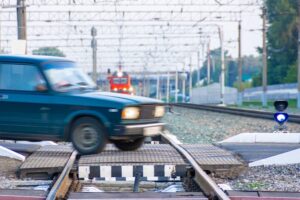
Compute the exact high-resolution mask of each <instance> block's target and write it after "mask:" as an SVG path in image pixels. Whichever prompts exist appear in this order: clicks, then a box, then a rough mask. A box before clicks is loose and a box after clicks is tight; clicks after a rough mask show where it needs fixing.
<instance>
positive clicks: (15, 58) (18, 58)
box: [0, 55, 74, 64]
mask: <svg viewBox="0 0 300 200" xmlns="http://www.w3.org/2000/svg"><path fill="white" fill-rule="evenodd" d="M1 61H6V62H20V63H22V62H23V63H34V64H41V63H44V62H55V61H56V62H57V61H60V62H66V61H67V62H74V61H72V60H68V59H66V58H63V57H55V56H37V55H0V62H1Z"/></svg>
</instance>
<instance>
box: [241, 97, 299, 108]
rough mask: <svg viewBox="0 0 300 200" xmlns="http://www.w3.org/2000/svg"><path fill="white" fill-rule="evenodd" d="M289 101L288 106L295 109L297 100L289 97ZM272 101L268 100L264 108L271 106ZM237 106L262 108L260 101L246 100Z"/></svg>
mask: <svg viewBox="0 0 300 200" xmlns="http://www.w3.org/2000/svg"><path fill="white" fill-rule="evenodd" d="M288 102H289V108H293V109H295V108H296V107H297V100H296V99H291V100H288ZM273 103H274V101H268V104H267V107H266V108H273V107H274V106H273ZM239 107H246V108H251V107H256V108H264V107H263V106H262V103H261V101H247V102H243V105H242V106H239Z"/></svg>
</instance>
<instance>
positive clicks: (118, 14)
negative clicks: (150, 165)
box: [0, 0, 262, 72]
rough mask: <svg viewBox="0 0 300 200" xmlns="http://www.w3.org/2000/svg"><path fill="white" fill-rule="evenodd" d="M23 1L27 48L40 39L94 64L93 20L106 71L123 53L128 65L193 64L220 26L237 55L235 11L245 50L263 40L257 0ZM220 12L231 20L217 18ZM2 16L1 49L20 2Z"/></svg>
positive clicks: (215, 42)
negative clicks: (25, 16) (91, 31)
mask: <svg viewBox="0 0 300 200" xmlns="http://www.w3.org/2000/svg"><path fill="white" fill-rule="evenodd" d="M26 2H27V4H28V7H27V33H28V41H27V46H28V50H29V53H30V52H31V51H32V50H33V49H37V48H39V47H42V46H54V47H58V48H59V49H61V50H62V51H63V52H64V53H65V54H66V55H67V57H69V58H70V59H73V60H75V61H77V62H79V65H80V66H82V68H83V69H84V70H85V71H90V70H91V65H92V59H91V58H92V49H91V47H90V43H91V35H90V29H91V27H92V26H95V27H96V28H97V31H98V34H97V36H96V37H97V42H98V45H97V47H98V48H97V65H98V70H99V71H102V72H105V71H106V70H107V68H112V69H114V68H117V65H118V63H119V62H120V60H121V61H122V62H123V64H122V65H124V66H125V67H126V68H127V69H128V70H131V71H143V70H144V69H146V70H147V71H154V72H155V71H167V70H174V66H176V67H179V68H182V67H183V66H185V67H187V66H188V65H189V63H190V62H192V67H193V68H195V67H197V66H198V57H197V55H198V54H199V55H200V58H199V60H200V61H203V58H204V57H205V56H206V51H207V43H208V41H210V42H209V43H210V48H211V49H214V48H218V47H219V46H220V39H219V33H218V27H220V29H221V30H222V32H223V35H224V48H225V50H226V51H228V52H229V54H230V55H231V56H232V57H234V58H236V57H237V53H238V48H237V47H238V43H237V36H238V22H237V20H238V19H239V14H237V11H242V14H241V16H242V18H241V19H242V21H241V23H242V55H255V56H256V55H258V54H257V51H256V48H257V47H261V46H262V32H261V26H262V19H261V17H260V14H261V10H260V7H259V6H258V5H259V4H260V2H261V1H260V0H218V1H216V0H117V1H112V0H105V1H104V0H97V1H96V4H95V5H93V4H94V0H73V1H72V2H75V3H76V5H73V4H72V5H63V4H64V2H65V3H68V2H69V0H26ZM58 2H59V3H58ZM252 3H253V4H254V5H251V6H249V5H247V6H228V5H231V4H234V5H237V4H252ZM9 4H10V5H15V0H2V5H4V6H5V5H9ZM218 16H222V19H224V20H225V21H226V19H229V20H231V22H218V21H220V20H218V19H217V17H218ZM0 17H1V19H2V20H1V22H0V25H1V29H0V33H1V48H4V49H5V51H7V52H8V53H9V52H10V51H11V43H12V42H11V41H13V40H15V39H16V37H17V36H16V35H17V34H16V30H17V28H16V16H15V8H3V9H2V10H1V13H0ZM227 21H228V20H227ZM200 29H201V30H200ZM251 30H254V31H251ZM198 32H202V34H201V36H200V35H199V34H198ZM200 37H201V38H200ZM208 38H209V39H208ZM203 44H204V45H205V47H204V49H203ZM203 50H204V51H203Z"/></svg>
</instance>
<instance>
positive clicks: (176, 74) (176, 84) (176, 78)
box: [175, 65, 178, 103]
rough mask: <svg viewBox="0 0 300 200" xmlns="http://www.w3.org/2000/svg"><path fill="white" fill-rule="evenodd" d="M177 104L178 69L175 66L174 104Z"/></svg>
mask: <svg viewBox="0 0 300 200" xmlns="http://www.w3.org/2000/svg"><path fill="white" fill-rule="evenodd" d="M177 102H178V67H177V65H176V73H175V103H177Z"/></svg>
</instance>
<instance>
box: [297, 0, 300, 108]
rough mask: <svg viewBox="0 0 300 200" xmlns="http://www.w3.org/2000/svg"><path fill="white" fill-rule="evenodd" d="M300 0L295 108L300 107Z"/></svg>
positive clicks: (299, 3)
mask: <svg viewBox="0 0 300 200" xmlns="http://www.w3.org/2000/svg"><path fill="white" fill-rule="evenodd" d="M299 19H300V0H298V95H297V108H298V109H299V108H300V20H299Z"/></svg>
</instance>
